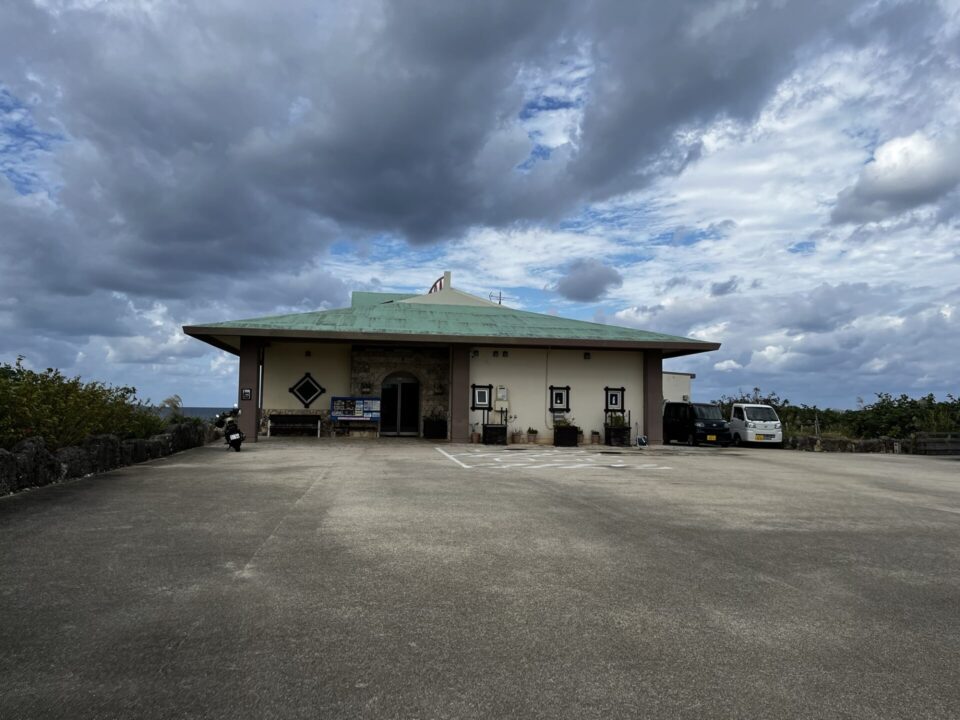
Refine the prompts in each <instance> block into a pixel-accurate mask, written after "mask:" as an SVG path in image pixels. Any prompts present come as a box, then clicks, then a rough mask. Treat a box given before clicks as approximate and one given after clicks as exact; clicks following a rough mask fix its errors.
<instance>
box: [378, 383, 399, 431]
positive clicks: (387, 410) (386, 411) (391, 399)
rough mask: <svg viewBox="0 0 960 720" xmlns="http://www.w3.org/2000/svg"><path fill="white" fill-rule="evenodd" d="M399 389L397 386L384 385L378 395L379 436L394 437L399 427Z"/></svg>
mask: <svg viewBox="0 0 960 720" xmlns="http://www.w3.org/2000/svg"><path fill="white" fill-rule="evenodd" d="M398 389H399V386H398V385H384V386H383V392H381V393H380V434H381V435H396V434H397V430H399V429H400V428H399V426H398V424H397V420H398V417H399V415H398V412H397V411H398V409H399V402H398V401H399V393H398V392H397V391H398Z"/></svg>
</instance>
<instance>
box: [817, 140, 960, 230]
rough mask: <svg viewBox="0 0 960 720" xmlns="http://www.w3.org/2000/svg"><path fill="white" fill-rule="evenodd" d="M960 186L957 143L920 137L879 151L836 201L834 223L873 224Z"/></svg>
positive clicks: (958, 142)
mask: <svg viewBox="0 0 960 720" xmlns="http://www.w3.org/2000/svg"><path fill="white" fill-rule="evenodd" d="M958 184H960V141H957V140H955V139H953V138H941V139H939V140H937V139H933V140H931V139H930V138H927V137H926V136H924V135H923V134H922V133H914V134H913V135H910V136H907V137H900V138H894V139H892V140H890V141H888V142H886V143H884V144H883V145H881V146H880V147H879V148H878V149H877V151H876V153H875V155H874V158H873V159H872V160H871V162H870V163H868V164H867V165H865V166H864V168H863V170H862V171H861V173H860V176H859V177H858V178H857V182H856V183H855V184H854V185H852V186H851V187H848V188H846V189H845V190H843V191H842V192H841V193H840V194H839V195H838V196H837V202H836V205H835V206H834V208H833V211H832V213H831V216H830V217H831V220H832V221H833V222H834V223H864V222H877V221H879V220H884V219H886V218H888V217H892V216H894V215H899V214H900V213H903V212H905V211H907V210H911V209H913V208H916V207H919V206H921V205H926V204H929V203H933V202H936V201H937V200H939V199H940V198H941V197H943V196H944V195H946V194H947V193H949V192H950V191H951V190H953V189H954V188H955V187H957V185H958Z"/></svg>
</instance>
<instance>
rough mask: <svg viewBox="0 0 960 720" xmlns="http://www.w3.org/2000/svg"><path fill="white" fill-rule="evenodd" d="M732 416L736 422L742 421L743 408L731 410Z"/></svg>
mask: <svg viewBox="0 0 960 720" xmlns="http://www.w3.org/2000/svg"><path fill="white" fill-rule="evenodd" d="M733 416H734V417H735V418H736V419H737V420H743V408H739V407H738V408H734V409H733Z"/></svg>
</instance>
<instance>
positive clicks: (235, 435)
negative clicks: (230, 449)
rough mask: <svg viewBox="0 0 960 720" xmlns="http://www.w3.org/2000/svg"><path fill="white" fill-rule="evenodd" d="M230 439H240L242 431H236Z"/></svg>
mask: <svg viewBox="0 0 960 720" xmlns="http://www.w3.org/2000/svg"><path fill="white" fill-rule="evenodd" d="M230 439H231V440H239V439H240V433H234V434H233V435H231V436H230Z"/></svg>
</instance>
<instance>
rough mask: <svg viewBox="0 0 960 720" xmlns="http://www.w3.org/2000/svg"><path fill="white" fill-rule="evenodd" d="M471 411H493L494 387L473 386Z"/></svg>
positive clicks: (471, 388) (471, 387)
mask: <svg viewBox="0 0 960 720" xmlns="http://www.w3.org/2000/svg"><path fill="white" fill-rule="evenodd" d="M470 390H471V392H472V397H471V403H470V409H471V410H493V385H471V386H470Z"/></svg>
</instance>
